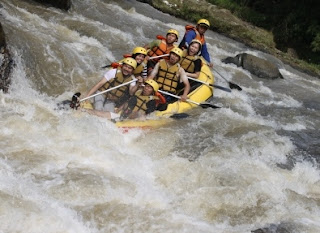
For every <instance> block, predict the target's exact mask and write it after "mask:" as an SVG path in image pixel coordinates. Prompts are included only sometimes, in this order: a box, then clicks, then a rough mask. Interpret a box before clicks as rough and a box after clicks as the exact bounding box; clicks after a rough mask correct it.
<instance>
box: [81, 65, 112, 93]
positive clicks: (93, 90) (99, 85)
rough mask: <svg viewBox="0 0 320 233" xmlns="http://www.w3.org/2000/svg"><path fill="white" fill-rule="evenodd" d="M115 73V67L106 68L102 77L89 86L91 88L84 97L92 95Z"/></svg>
mask: <svg viewBox="0 0 320 233" xmlns="http://www.w3.org/2000/svg"><path fill="white" fill-rule="evenodd" d="M116 73H117V69H111V70H108V71H107V72H106V73H105V74H104V76H103V78H102V79H101V80H100V81H99V82H98V83H97V84H96V85H95V86H93V87H92V88H91V90H90V91H89V92H88V94H87V95H86V97H88V96H91V95H93V94H94V93H95V92H96V91H97V90H98V89H99V88H100V87H102V86H103V85H104V84H105V83H106V82H108V81H110V80H111V79H113V78H114V77H115V76H116Z"/></svg>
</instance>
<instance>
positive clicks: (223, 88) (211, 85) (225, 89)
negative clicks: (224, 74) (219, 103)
mask: <svg viewBox="0 0 320 233" xmlns="http://www.w3.org/2000/svg"><path fill="white" fill-rule="evenodd" d="M188 79H190V80H193V81H196V82H199V83H203V84H205V85H207V86H210V87H215V88H218V89H220V90H223V91H226V92H231V90H230V89H229V88H226V87H222V86H219V85H214V84H211V83H206V82H204V81H202V80H199V79H196V78H191V77H188Z"/></svg>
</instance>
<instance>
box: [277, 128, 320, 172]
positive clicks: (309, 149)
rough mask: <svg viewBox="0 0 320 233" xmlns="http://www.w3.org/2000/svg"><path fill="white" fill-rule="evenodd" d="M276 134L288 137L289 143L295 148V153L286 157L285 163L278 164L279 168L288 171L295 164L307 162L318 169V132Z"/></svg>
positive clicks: (281, 132)
mask: <svg viewBox="0 0 320 233" xmlns="http://www.w3.org/2000/svg"><path fill="white" fill-rule="evenodd" d="M277 133H278V134H280V135H283V136H288V137H290V138H291V141H292V142H293V143H294V145H295V146H296V147H297V149H296V150H295V151H293V152H292V153H291V154H290V155H288V160H287V163H286V164H279V165H278V166H279V167H281V168H284V169H289V170H290V169H292V168H293V167H294V165H295V164H296V163H297V162H300V161H308V162H310V163H311V164H314V165H315V166H317V167H318V168H320V144H319V138H320V133H319V131H318V130H301V131H287V130H281V131H278V132H277Z"/></svg>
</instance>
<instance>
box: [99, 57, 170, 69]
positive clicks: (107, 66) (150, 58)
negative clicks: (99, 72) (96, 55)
mask: <svg viewBox="0 0 320 233" xmlns="http://www.w3.org/2000/svg"><path fill="white" fill-rule="evenodd" d="M169 55H170V54H163V55H159V56H154V57H149V60H153V59H156V58H160V57H167V56H169ZM116 64H117V65H120V64H121V63H117V62H112V63H111V64H109V65H105V66H102V67H101V68H102V69H104V68H109V67H113V66H115V65H116Z"/></svg>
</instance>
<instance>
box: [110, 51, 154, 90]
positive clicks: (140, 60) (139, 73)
mask: <svg viewBox="0 0 320 233" xmlns="http://www.w3.org/2000/svg"><path fill="white" fill-rule="evenodd" d="M123 57H124V58H123V59H122V60H121V61H119V62H113V63H112V64H111V66H112V67H113V68H118V67H119V66H120V65H121V64H122V62H123V61H124V60H125V59H126V58H128V57H131V58H133V59H135V60H136V62H137V67H136V68H135V69H134V71H133V75H134V76H135V77H136V78H137V80H138V84H139V85H140V86H141V85H142V84H143V82H144V81H145V80H146V78H147V62H148V56H147V50H146V49H145V48H143V47H135V48H134V49H133V50H132V53H131V54H124V55H123Z"/></svg>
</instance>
